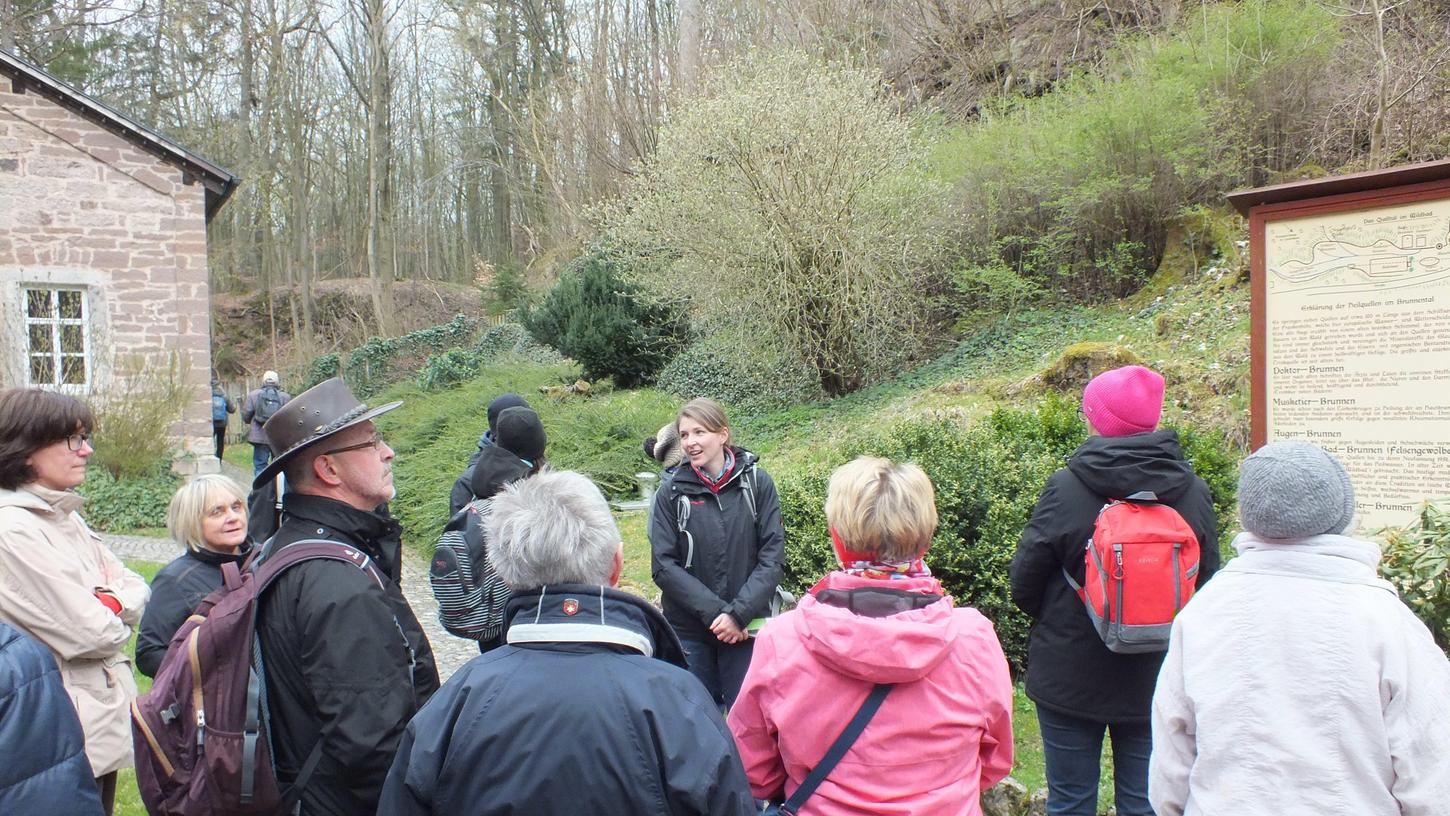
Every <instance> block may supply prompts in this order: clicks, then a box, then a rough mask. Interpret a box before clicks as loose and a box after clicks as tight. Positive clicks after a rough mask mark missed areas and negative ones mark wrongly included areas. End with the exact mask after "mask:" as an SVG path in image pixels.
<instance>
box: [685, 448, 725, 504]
mask: <svg viewBox="0 0 1450 816" xmlns="http://www.w3.org/2000/svg"><path fill="white" fill-rule="evenodd" d="M690 469H691V470H693V471H695V475H696V476H699V477H700V481H701V482H702V483H703V484H704V485H705V486H706V487H708V488H710V492H711V493H719V492H720V488H722V487H724V486H725V483H726V482H728V481H730V471H732V470H734V469H735V454H734V453H733V452H732V451H731V450H730V449H729V448H726V449H725V467H723V468H721V469H720V475H719V477H717V478H714V479H712V478H710V477H709V476H708V475H707V474H706V473H705V471H703V470H700V469H699V468H697V467H695V466H694V465H690Z"/></svg>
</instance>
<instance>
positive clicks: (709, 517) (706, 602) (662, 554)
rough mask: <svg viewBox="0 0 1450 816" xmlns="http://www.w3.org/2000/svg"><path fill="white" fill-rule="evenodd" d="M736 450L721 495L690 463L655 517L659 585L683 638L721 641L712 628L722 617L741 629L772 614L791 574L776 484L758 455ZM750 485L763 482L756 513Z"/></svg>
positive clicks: (661, 494)
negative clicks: (682, 501)
mask: <svg viewBox="0 0 1450 816" xmlns="http://www.w3.org/2000/svg"><path fill="white" fill-rule="evenodd" d="M732 451H733V452H734V454H735V467H734V469H733V470H732V471H731V472H730V476H729V478H728V480H727V481H726V482H725V484H724V485H721V487H720V490H719V492H718V493H714V492H711V490H710V488H709V487H707V486H705V483H704V482H701V481H700V478H699V476H697V475H696V474H695V471H694V469H693V468H691V467H690V465H689V463H688V462H686V463H684V464H681V465H680V466H679V467H677V468H675V470H674V474H673V475H672V476H670V478H669V479H667V480H666V481H665V483H664V484H662V485H660V489H659V490H658V491H657V492H656V493H655V498H654V507H653V509H652V511H651V512H650V520H649V541H650V550H651V556H652V557H651V564H652V569H653V573H654V581H655V583H656V584H657V585H659V588H660V592H661V599H660V600H661V605H662V606H663V608H664V613H665V618H666V619H667V620H669V622H670V625H671V626H673V627H675V630H676V631H677V632H679V633H680V636H681V637H683V638H693V639H696V640H699V639H704V638H710V637H714V635H712V634H710V623H711V622H712V621H714V620H715V618H716V617H718V616H719V615H720V613H721V612H728V613H729V614H730V617H732V618H734V619H735V622H736V623H737V624H739V625H740V626H745V625H746V624H748V623H750V621H751V620H753V619H755V618H758V617H760V616H761V615H763V614H765V611H766V609H767V608H768V607H769V605H770V599H771V598H772V597H773V596H774V595H775V588H776V586H777V585H779V584H780V579H781V575H782V573H783V572H784V566H783V565H784V561H785V532H784V530H783V529H782V528H781V524H780V497H779V496H778V495H777V494H776V492H775V481H774V480H772V479H771V478H770V474H768V473H766V472H765V471H764V470H763V469H761V468H759V467H755V465H756V463H757V461H758V457H757V456H756V455H755V454H753V453H751V452H750V451H747V450H745V449H743V448H732ZM752 470H753V471H754V472H753V473H750V475H749V476H748V477H747V476H746V474H747V472H748V471H752ZM747 479H748V480H750V481H753V482H754V483H755V491H754V501H755V513H754V514H752V513H751V512H750V504H749V502H748V500H747V499H746V497H745V491H744V490H743V485H744V482H745V481H746V480H747ZM680 495H684V496H685V497H686V498H687V499H688V500H689V502H690V515H689V519H688V521H687V525H688V526H687V528H686V529H687V530H688V531H689V533H690V536H689V537H688V538H687V537H686V536H685V534H684V533H681V532H680V531H679V528H678V518H679V516H678V515H677V513H678V510H677V498H676V497H677V496H680ZM690 539H693V540H694V552H693V558H692V557H691V553H690ZM687 562H688V563H690V566H688V567H687V566H686V563H687Z"/></svg>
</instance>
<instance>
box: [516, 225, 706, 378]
mask: <svg viewBox="0 0 1450 816" xmlns="http://www.w3.org/2000/svg"><path fill="white" fill-rule="evenodd" d="M522 322H523V325H524V328H525V329H527V330H528V332H529V334H532V335H533V336H534V337H536V338H538V340H539V341H540V342H543V343H546V344H548V345H550V346H553V347H554V348H556V349H558V350H559V352H560V353H562V354H564V355H566V356H568V357H572V358H573V359H575V360H577V361H579V365H581V366H582V367H583V368H584V376H585V377H586V378H588V379H591V380H596V379H601V378H603V377H610V378H612V379H613V380H614V383H615V384H616V385H617V386H619V387H621V388H633V387H635V386H637V385H640V384H641V383H647V382H653V381H654V379H655V377H656V376H657V375H658V374H659V370H660V368H661V367H662V366H664V364H665V363H666V362H667V361H668V360H669V359H670V358H671V357H673V356H674V355H675V353H676V352H677V351H679V349H680V347H681V346H683V345H684V342H685V340H686V338H687V336H688V333H689V328H688V324H687V323H686V320H685V316H684V313H683V311H682V310H680V309H679V308H678V307H676V306H675V305H673V304H668V303H663V302H658V301H652V300H650V299H648V298H647V297H646V295H645V294H644V293H643V292H642V291H641V290H640V289H639V288H638V287H636V286H634V285H633V284H630V283H627V282H625V281H624V280H623V278H622V269H621V268H620V265H619V260H618V259H617V258H616V257H614V256H612V255H611V254H610V253H608V252H607V251H603V250H596V251H593V252H590V253H587V254H585V255H584V256H582V257H581V258H579V259H578V260H576V261H575V262H574V264H572V266H571V268H570V269H569V270H567V271H566V272H565V273H564V275H563V277H562V278H560V280H559V283H558V284H557V285H556V286H555V287H554V289H553V290H552V291H550V292H549V295H548V297H546V298H545V299H544V302H543V303H542V304H540V305H539V306H538V308H536V309H529V310H525V311H524V314H523V316H522Z"/></svg>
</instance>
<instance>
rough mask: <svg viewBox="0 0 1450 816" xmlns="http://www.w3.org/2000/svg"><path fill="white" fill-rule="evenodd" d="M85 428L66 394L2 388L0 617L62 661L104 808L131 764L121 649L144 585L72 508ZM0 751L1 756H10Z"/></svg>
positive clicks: (90, 423) (128, 695)
mask: <svg viewBox="0 0 1450 816" xmlns="http://www.w3.org/2000/svg"><path fill="white" fill-rule="evenodd" d="M94 425H95V421H94V419H93V418H92V415H91V410H90V408H89V407H87V406H86V404H85V403H83V402H81V401H80V400H78V399H76V398H75V397H72V396H70V395H68V394H60V393H57V392H55V391H46V390H42V389H39V388H12V389H9V390H7V391H0V577H3V580H0V622H3V623H8V624H10V625H11V626H13V627H15V628H16V629H19V630H20V631H22V632H24V633H25V634H27V635H30V636H31V637H33V638H35V639H36V640H38V641H40V642H41V643H42V644H43V645H44V646H45V647H46V648H47V649H49V650H50V652H51V654H52V655H53V656H54V657H55V660H56V662H57V663H58V664H60V673H61V678H62V679H63V680H64V682H65V688H66V692H67V693H68V694H69V696H70V699H71V702H73V703H74V704H75V707H76V713H77V714H78V715H79V717H80V722H81V728H82V729H83V730H84V731H85V737H86V756H87V758H88V759H89V760H90V765H91V773H92V775H93V776H94V777H95V781H96V787H97V790H99V791H100V795H101V802H102V804H103V805H104V807H105V810H106V812H107V813H110V812H111V809H112V807H113V806H114V803H115V798H116V774H117V771H119V770H120V769H121V768H129V767H131V766H132V765H133V764H135V763H134V761H133V759H132V754H131V711H130V707H131V701H132V700H133V699H134V698H135V696H136V680H135V678H134V677H133V676H132V675H131V661H130V660H129V659H128V658H127V656H126V651H127V643H128V641H130V639H131V634H132V632H134V631H135V626H136V624H137V623H138V622H139V621H140V619H141V613H142V611H143V610H144V609H145V608H146V599H147V598H148V597H149V596H150V594H151V593H150V590H148V589H147V587H146V581H145V580H144V579H143V578H142V577H141V576H139V575H137V574H136V573H134V572H132V571H131V570H129V569H127V568H126V565H125V564H123V563H121V560H120V559H119V558H117V557H116V556H115V554H114V553H112V552H111V551H110V550H109V549H107V548H106V546H105V545H104V544H102V543H101V538H100V536H98V535H96V534H95V533H94V532H92V531H91V528H90V527H88V526H86V523H85V521H84V520H83V519H82V518H81V516H80V512H79V511H80V509H81V503H82V501H83V499H82V498H81V496H80V494H78V493H76V492H75V488H76V487H77V486H79V485H80V483H81V482H82V481H84V480H85V478H86V463H87V460H89V459H90V457H91V454H92V453H94V452H95V451H94V449H93V448H92V447H91V429H92V428H93V427H94ZM3 756H4V761H3V763H0V764H7V765H8V764H10V763H11V762H12V761H13V759H14V758H13V756H12V755H10V754H8V753H6V754H3Z"/></svg>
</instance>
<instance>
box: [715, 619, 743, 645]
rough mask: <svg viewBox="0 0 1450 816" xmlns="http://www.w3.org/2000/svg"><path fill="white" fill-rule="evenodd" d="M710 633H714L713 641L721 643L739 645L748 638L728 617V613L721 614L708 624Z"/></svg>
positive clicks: (733, 620)
mask: <svg viewBox="0 0 1450 816" xmlns="http://www.w3.org/2000/svg"><path fill="white" fill-rule="evenodd" d="M710 631H711V632H714V633H715V639H716V640H719V641H720V642H721V643H739V642H740V641H742V640H745V639H746V638H747V637H749V635H748V634H747V633H746V632H745V630H744V629H741V628H740V625H739V624H737V623H736V622H735V619H734V618H732V617H730V613H729V612H721V613H720V614H719V615H718V616H717V617H716V618H715V620H714V622H713V623H711V624H710Z"/></svg>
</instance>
